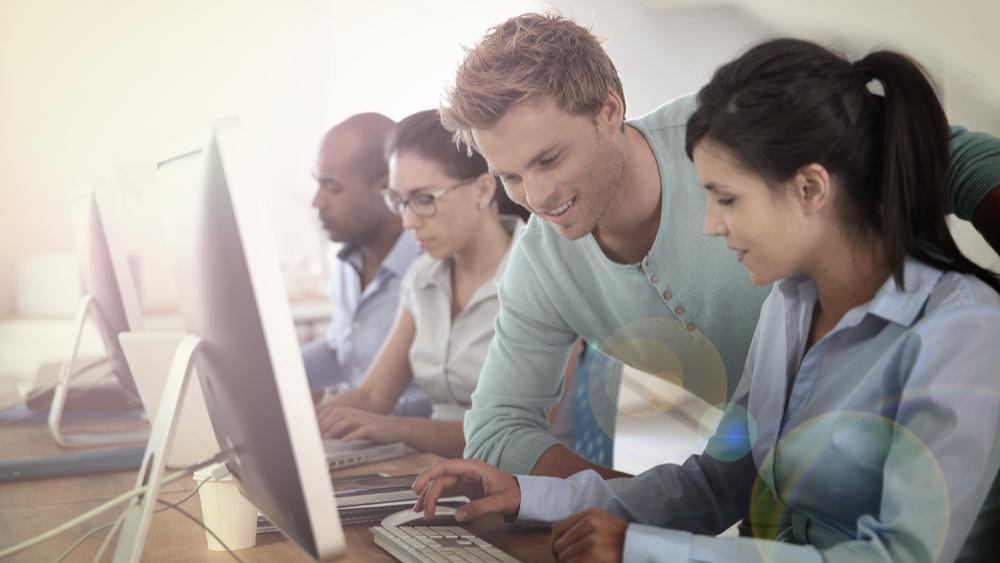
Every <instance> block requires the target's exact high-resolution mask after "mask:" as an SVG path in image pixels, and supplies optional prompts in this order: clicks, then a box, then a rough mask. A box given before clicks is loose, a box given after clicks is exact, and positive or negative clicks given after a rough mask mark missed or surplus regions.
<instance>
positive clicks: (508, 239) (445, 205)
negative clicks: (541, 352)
mask: <svg viewBox="0 0 1000 563" xmlns="http://www.w3.org/2000/svg"><path fill="white" fill-rule="evenodd" d="M386 155H387V157H388V160H389V188H388V189H386V190H385V191H384V192H383V197H384V199H385V203H386V205H387V206H388V207H389V209H390V210H392V211H393V212H395V213H396V214H398V215H401V216H402V217H403V227H404V228H407V229H411V230H412V231H413V234H414V235H415V237H416V239H417V240H418V241H419V242H420V245H421V247H422V248H423V250H424V254H423V255H422V256H420V257H419V258H417V259H416V260H414V262H413V264H412V265H411V266H410V269H409V270H408V272H407V274H406V276H405V277H404V278H403V281H402V284H401V290H400V308H399V311H398V312H397V316H396V321H395V324H394V326H393V328H392V330H391V332H390V333H389V336H388V338H387V339H386V341H385V343H384V344H383V345H382V349H381V350H380V351H379V353H378V355H377V356H376V358H375V360H374V361H373V362H372V366H371V368H369V370H368V373H367V374H366V375H365V378H364V381H363V383H362V384H361V386H360V387H359V388H357V389H353V390H350V391H347V392H345V393H343V394H340V395H336V396H334V397H330V398H328V399H326V400H325V401H323V402H322V403H321V404H320V406H319V409H318V416H319V423H320V429H321V430H322V432H323V436H324V437H325V438H342V439H344V440H351V439H355V438H363V439H367V440H372V441H376V442H400V441H401V442H405V443H406V444H407V445H409V446H412V447H414V448H417V449H419V450H422V451H430V452H434V453H437V454H439V455H443V456H448V457H461V455H462V450H463V448H464V447H465V437H464V435H463V433H462V417H463V415H464V414H465V411H466V410H467V409H468V408H469V407H470V406H471V401H470V396H471V395H472V391H473V390H474V389H475V388H476V382H477V380H478V378H479V370H480V367H481V366H482V364H483V361H484V360H485V359H486V351H487V348H488V346H489V342H490V340H491V339H492V338H493V320H494V318H495V317H496V313H497V310H498V308H499V303H498V301H497V294H496V286H497V280H498V279H499V275H500V273H501V272H502V271H503V267H504V264H505V263H506V260H507V255H508V252H509V250H510V248H511V245H512V244H513V243H514V241H515V240H516V239H517V237H518V235H519V233H520V231H521V228H522V226H523V225H524V220H523V219H522V217H524V218H526V217H527V212H526V211H525V210H524V209H523V208H521V207H519V206H517V205H516V204H514V203H512V202H511V201H510V200H509V199H508V198H507V195H506V193H504V191H503V190H502V189H498V187H497V182H496V178H495V177H494V176H492V175H491V174H489V172H488V171H487V165H486V161H485V160H483V158H482V157H481V156H479V155H478V154H474V155H471V156H469V155H467V154H466V153H465V152H464V151H462V150H460V149H459V148H458V147H457V146H456V145H455V144H454V143H453V142H452V140H451V134H450V133H449V132H448V131H447V130H445V129H444V127H443V126H442V125H441V122H440V119H439V117H438V113H437V111H436V110H427V111H422V112H419V113H415V114H413V115H411V116H409V117H407V118H405V119H403V120H402V121H400V122H399V124H398V125H397V126H396V130H395V131H394V133H393V134H392V135H391V136H390V138H389V141H388V143H387V146H386ZM411 381H416V382H417V384H418V385H420V387H421V388H422V389H423V390H424V391H425V392H426V393H427V394H428V395H429V396H430V398H431V401H432V402H433V404H434V411H433V414H432V415H431V418H430V419H426V418H415V417H403V416H389V415H388V414H387V413H388V412H389V411H390V410H391V409H392V406H393V405H394V404H396V400H397V399H398V398H399V396H400V394H401V393H402V392H403V391H404V390H405V389H406V387H407V386H408V385H409V384H410V382H411Z"/></svg>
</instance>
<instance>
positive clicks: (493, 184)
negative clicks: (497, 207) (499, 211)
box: [475, 173, 497, 209]
mask: <svg viewBox="0 0 1000 563" xmlns="http://www.w3.org/2000/svg"><path fill="white" fill-rule="evenodd" d="M475 188H476V194H477V197H476V207H478V208H479V209H486V208H487V207H489V206H490V204H491V203H493V197H494V196H495V195H496V193H497V178H496V176H494V175H492V174H488V173H487V174H481V175H480V176H479V177H478V178H476V183H475Z"/></svg>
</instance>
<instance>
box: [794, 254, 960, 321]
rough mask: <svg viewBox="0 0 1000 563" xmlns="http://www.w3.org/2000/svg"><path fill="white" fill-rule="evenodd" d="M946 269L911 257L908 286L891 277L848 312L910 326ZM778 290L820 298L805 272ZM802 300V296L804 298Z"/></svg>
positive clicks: (857, 317) (906, 266)
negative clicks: (870, 295) (901, 287)
mask: <svg viewBox="0 0 1000 563" xmlns="http://www.w3.org/2000/svg"><path fill="white" fill-rule="evenodd" d="M942 274H943V272H941V270H938V269H936V268H934V267H932V266H929V265H927V264H924V263H923V262H921V261H919V260H917V259H915V258H912V257H907V258H906V261H905V262H904V264H903V281H904V285H905V288H906V289H903V290H901V289H899V287H898V286H897V285H896V281H895V280H894V279H893V278H892V277H890V278H889V279H887V280H886V281H885V283H884V284H882V287H881V288H879V290H878V292H877V293H875V297H873V298H872V300H871V301H869V302H868V303H866V304H864V305H860V306H858V307H856V308H854V309H852V310H850V311H848V313H847V314H846V315H845V319H847V318H848V317H850V318H851V320H853V321H854V322H851V323H849V324H856V323H857V322H860V321H861V319H862V318H864V316H865V315H867V314H872V315H876V316H879V317H882V318H883V319H885V320H887V321H889V322H893V323H896V324H899V325H902V326H910V325H912V324H913V322H914V321H915V320H916V319H917V317H918V316H920V311H922V310H923V308H924V304H925V303H926V302H927V298H928V297H929V296H930V294H931V291H933V289H934V286H935V285H937V282H938V280H939V279H940V278H941V276H942ZM778 289H779V290H780V291H781V292H782V293H783V294H784V295H785V297H786V298H787V297H790V294H792V293H793V292H795V293H799V296H803V293H801V292H802V291H807V292H808V293H807V294H806V295H810V296H811V299H815V298H816V286H815V285H813V283H812V280H810V279H809V278H808V277H807V276H806V275H804V274H795V275H793V276H789V277H787V278H785V279H783V280H781V281H780V282H778ZM800 299H802V297H800Z"/></svg>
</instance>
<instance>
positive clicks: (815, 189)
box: [792, 163, 833, 215]
mask: <svg viewBox="0 0 1000 563" xmlns="http://www.w3.org/2000/svg"><path fill="white" fill-rule="evenodd" d="M792 189H793V190H794V192H793V193H794V199H795V201H796V202H797V203H798V204H799V206H800V207H801V208H802V211H803V212H804V213H805V214H806V215H813V214H816V213H819V212H820V211H822V210H823V209H825V208H826V207H827V206H829V205H830V202H831V201H832V198H833V185H832V180H831V178H830V173H829V172H828V171H827V169H826V168H825V167H824V166H823V165H821V164H817V163H813V164H807V165H806V166H803V167H802V168H800V169H799V171H798V172H796V173H795V176H794V177H793V178H792Z"/></svg>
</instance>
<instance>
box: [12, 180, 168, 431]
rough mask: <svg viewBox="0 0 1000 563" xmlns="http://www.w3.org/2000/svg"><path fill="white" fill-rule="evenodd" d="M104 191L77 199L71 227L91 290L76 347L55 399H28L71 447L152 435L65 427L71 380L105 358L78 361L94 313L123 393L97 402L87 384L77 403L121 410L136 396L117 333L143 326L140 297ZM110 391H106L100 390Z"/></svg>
mask: <svg viewBox="0 0 1000 563" xmlns="http://www.w3.org/2000/svg"><path fill="white" fill-rule="evenodd" d="M106 206H107V201H106V194H104V193H102V191H101V190H94V191H92V192H91V193H90V194H89V195H88V196H86V197H84V198H81V199H80V200H78V201H77V202H76V203H75V205H74V209H73V227H74V231H75V239H76V243H77V253H78V257H79V260H80V265H81V268H80V273H81V276H82V278H83V283H84V286H85V289H86V291H87V295H86V296H85V297H84V299H83V301H82V302H81V304H80V308H79V310H78V312H77V315H76V321H75V323H74V324H75V328H74V331H75V334H76V338H75V340H74V341H73V348H72V350H71V351H70V353H69V356H68V357H67V358H66V360H65V361H64V362H63V364H62V367H61V368H60V369H59V376H58V379H57V381H56V384H55V386H54V387H53V388H52V389H51V393H52V394H51V403H50V402H49V401H48V400H47V399H45V397H47V396H49V395H48V391H42V392H41V393H38V394H36V395H35V396H34V397H29V398H28V405H29V407H31V406H32V405H33V404H34V405H36V407H35V408H38V405H42V408H45V407H47V408H48V410H49V415H48V426H49V432H50V433H51V434H52V437H53V439H55V441H56V443H58V444H59V445H60V446H63V447H67V448H78V447H93V446H108V445H118V444H124V443H136V442H144V441H146V440H147V439H148V437H149V433H148V432H145V431H136V432H99V433H70V434H67V433H65V432H64V431H63V429H62V417H63V412H64V410H65V409H66V406H67V404H70V405H72V404H73V402H74V401H72V400H69V398H70V394H69V393H70V381H71V379H72V378H73V377H74V376H76V375H78V374H80V373H84V372H87V371H89V370H90V369H91V368H92V367H93V366H94V365H100V364H103V363H104V362H97V363H96V364H89V365H87V366H86V367H82V368H81V366H80V364H83V363H84V362H81V361H80V358H79V357H77V354H78V352H79V349H80V341H81V339H82V336H83V334H84V329H85V327H86V326H87V319H88V318H90V317H91V316H92V317H93V318H94V320H95V321H96V324H97V327H98V331H99V333H100V335H101V338H102V340H103V341H104V349H105V353H106V355H107V359H106V361H107V362H108V363H109V364H110V366H111V369H112V371H113V372H114V374H115V376H116V377H117V378H118V381H119V382H120V383H121V387H123V388H124V391H122V392H120V393H119V392H118V391H120V390H121V389H120V388H117V387H106V388H104V389H105V391H115V393H114V394H113V396H118V400H117V401H115V402H108V401H107V400H106V399H107V397H105V399H104V400H95V399H94V393H92V392H90V391H93V390H95V389H96V388H95V387H92V386H88V387H85V388H84V393H83V394H81V395H80V396H79V397H80V399H79V402H80V403H84V402H87V401H85V400H84V398H86V399H87V400H90V401H92V402H94V403H95V404H96V405H98V410H107V409H109V408H111V405H113V404H117V406H118V407H119V408H121V407H130V406H134V404H135V400H134V399H135V398H136V397H137V395H138V392H137V389H136V385H135V380H134V379H133V376H132V372H131V370H130V369H129V365H128V362H127V361H126V359H125V354H124V352H123V350H122V348H121V345H120V343H119V341H118V335H119V334H121V333H123V332H129V331H140V330H142V312H141V309H140V308H139V297H138V293H137V292H136V290H135V284H134V283H133V282H132V274H131V271H130V270H129V265H128V260H127V259H126V257H125V256H126V255H125V251H124V249H123V248H122V247H121V245H122V243H123V240H124V239H123V238H122V236H121V234H120V233H118V232H117V231H116V228H117V225H116V224H115V222H114V221H113V220H108V219H109V216H110V214H109V213H108V212H107V207H106ZM44 368H45V366H43V369H44ZM102 395H106V393H104V394H102Z"/></svg>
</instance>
